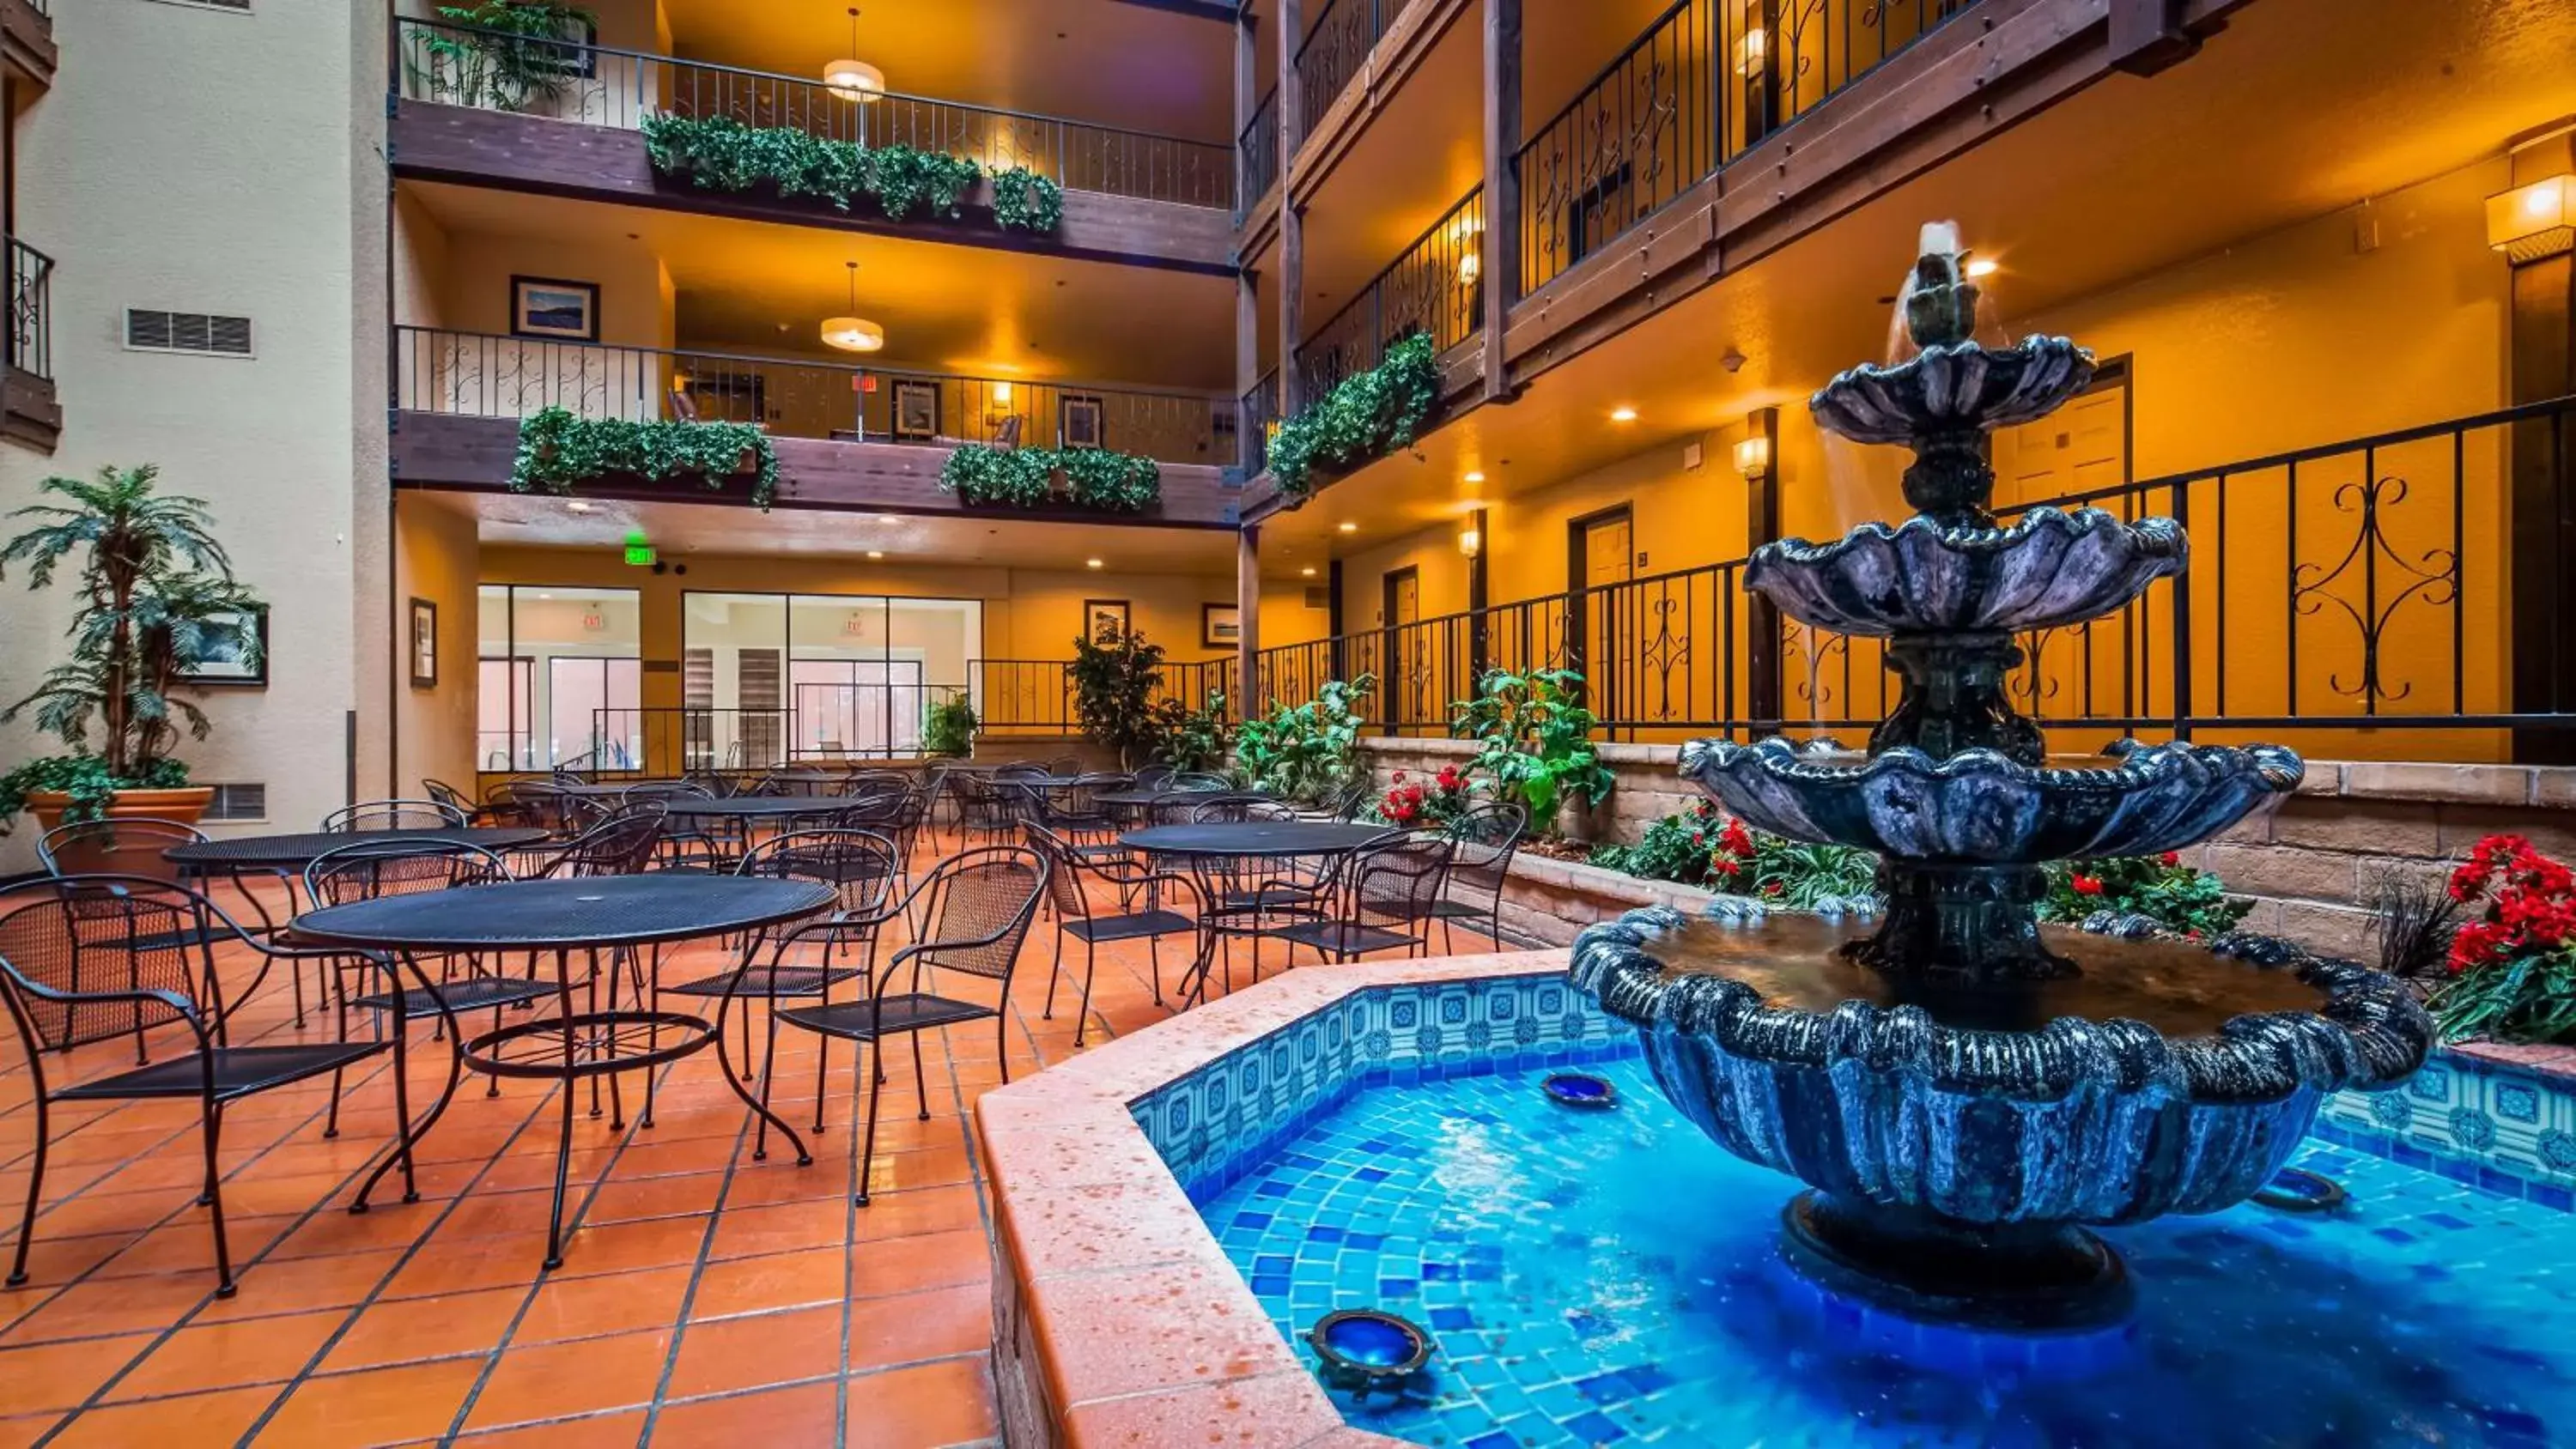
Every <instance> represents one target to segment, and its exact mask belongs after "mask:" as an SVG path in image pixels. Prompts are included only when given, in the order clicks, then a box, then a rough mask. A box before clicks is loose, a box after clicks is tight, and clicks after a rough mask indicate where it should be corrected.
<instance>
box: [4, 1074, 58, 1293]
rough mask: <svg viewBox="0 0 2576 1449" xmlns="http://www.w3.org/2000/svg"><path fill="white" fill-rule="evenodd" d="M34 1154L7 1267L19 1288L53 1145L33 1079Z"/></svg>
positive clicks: (40, 1093)
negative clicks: (13, 1254)
mask: <svg viewBox="0 0 2576 1449" xmlns="http://www.w3.org/2000/svg"><path fill="white" fill-rule="evenodd" d="M35 1102H36V1157H35V1161H34V1162H33V1163H31V1164H30V1165H29V1166H28V1169H27V1211H26V1212H25V1213H24V1214H22V1215H21V1216H20V1217H19V1219H18V1257H17V1261H15V1262H14V1263H12V1264H10V1266H9V1286H10V1287H12V1288H16V1287H20V1286H22V1285H23V1284H25V1283H26V1281H27V1249H28V1248H30V1247H32V1246H33V1245H34V1244H35V1241H36V1203H37V1200H38V1198H39V1196H40V1195H41V1194H42V1193H43V1192H44V1190H45V1151H46V1149H47V1148H48V1147H50V1146H51V1145H52V1144H51V1143H50V1142H49V1141H48V1140H47V1138H46V1131H45V1116H46V1107H45V1088H44V1082H43V1080H42V1079H41V1078H39V1079H38V1080H37V1082H36V1094H35Z"/></svg>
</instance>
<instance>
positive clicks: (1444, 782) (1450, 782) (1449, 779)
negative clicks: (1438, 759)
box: [1440, 765, 1458, 790]
mask: <svg viewBox="0 0 2576 1449" xmlns="http://www.w3.org/2000/svg"><path fill="white" fill-rule="evenodd" d="M1440 788H1441V789H1443V790H1455V789H1457V788H1458V767H1457V766H1456V765H1442V766H1441V767H1440Z"/></svg>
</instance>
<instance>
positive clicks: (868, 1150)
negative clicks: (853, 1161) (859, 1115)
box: [858, 1037, 885, 1207]
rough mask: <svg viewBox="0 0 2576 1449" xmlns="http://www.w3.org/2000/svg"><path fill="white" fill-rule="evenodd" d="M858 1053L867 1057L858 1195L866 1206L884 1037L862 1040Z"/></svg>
mask: <svg viewBox="0 0 2576 1449" xmlns="http://www.w3.org/2000/svg"><path fill="white" fill-rule="evenodd" d="M859 1055H860V1056H862V1057H864V1058H866V1059H867V1060H866V1062H865V1065H866V1067H867V1069H868V1125H867V1130H866V1131H864V1132H862V1133H861V1134H860V1135H859V1196H858V1204H859V1206H861V1207H866V1206H867V1205H868V1169H869V1168H870V1167H871V1166H873V1165H874V1164H875V1162H876V1156H877V1098H878V1096H879V1095H880V1094H882V1093H883V1092H884V1091H885V1070H884V1059H885V1039H884V1038H883V1037H879V1038H877V1039H876V1040H875V1041H872V1042H862V1043H861V1044H860V1046H859Z"/></svg>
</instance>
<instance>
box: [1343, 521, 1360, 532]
mask: <svg viewBox="0 0 2576 1449" xmlns="http://www.w3.org/2000/svg"><path fill="white" fill-rule="evenodd" d="M1338 526H1339V527H1340V529H1341V530H1342V532H1344V533H1357V532H1359V531H1360V526H1359V525H1358V524H1356V523H1352V522H1350V521H1348V520H1344V521H1343V522H1342V523H1341V524H1340V525H1338Z"/></svg>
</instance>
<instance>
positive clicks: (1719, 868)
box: [1708, 855, 1778, 885]
mask: <svg viewBox="0 0 2576 1449" xmlns="http://www.w3.org/2000/svg"><path fill="white" fill-rule="evenodd" d="M1708 868H1709V869H1710V870H1713V871H1715V872H1717V873H1718V874H1719V875H1724V876H1733V875H1740V874H1742V873H1743V870H1744V865H1743V863H1742V862H1741V861H1738V860H1737V859H1736V858H1735V857H1733V856H1731V855H1720V856H1712V857H1711V858H1710V859H1709V862H1708ZM1773 884H1774V885H1777V884H1778V882H1776V881H1775V882H1773Z"/></svg>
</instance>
